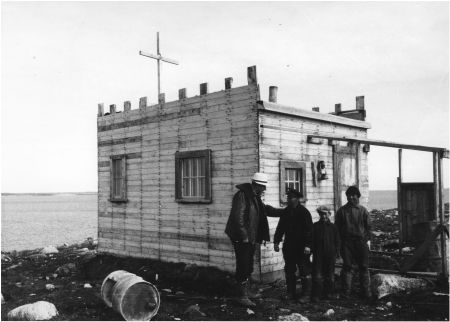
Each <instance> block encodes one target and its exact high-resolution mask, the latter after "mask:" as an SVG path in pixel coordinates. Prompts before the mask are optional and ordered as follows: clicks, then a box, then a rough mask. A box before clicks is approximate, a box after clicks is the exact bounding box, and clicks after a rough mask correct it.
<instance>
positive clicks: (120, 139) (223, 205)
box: [98, 83, 259, 271]
mask: <svg viewBox="0 0 450 322" xmlns="http://www.w3.org/2000/svg"><path fill="white" fill-rule="evenodd" d="M257 100H259V90H258V86H257V85H256V83H249V85H248V86H243V87H237V88H233V89H227V90H223V91H220V92H215V93H211V94H205V95H201V96H195V97H191V98H184V99H180V100H179V101H175V102H169V103H162V104H158V105H154V106H146V107H144V108H140V109H137V110H128V111H124V112H122V113H115V114H111V115H107V116H101V117H99V118H98V179H99V184H98V207H99V210H98V211H99V214H98V216H99V217H98V229H99V232H98V234H99V251H102V252H108V253H113V254H119V255H125V256H133V257H145V258H154V259H160V260H164V261H174V262H186V263H195V264H201V265H211V266H217V267H220V268H221V269H223V270H228V271H233V270H234V265H235V263H234V253H233V251H232V246H231V244H230V241H229V239H228V237H227V236H226V235H225V233H224V230H225V225H226V221H227V219H228V215H229V211H230V208H231V200H232V197H233V194H234V193H235V192H236V191H237V190H236V188H235V185H236V184H239V183H242V182H249V180H250V177H251V176H252V174H253V173H254V172H255V171H257V170H258V162H257V160H258V144H257V143H258V126H257V124H258V116H257V115H258V113H257V110H256V109H257V107H256V101H257ZM203 149H211V151H212V152H211V159H212V160H211V165H212V167H211V168H212V199H213V202H212V203H211V204H183V203H177V202H175V152H176V151H194V150H203ZM116 154H127V155H128V158H127V161H126V162H127V197H128V202H127V203H112V202H109V201H108V198H109V193H110V185H109V181H110V171H109V166H110V165H109V158H110V156H111V155H116Z"/></svg>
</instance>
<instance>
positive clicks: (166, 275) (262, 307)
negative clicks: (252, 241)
mask: <svg viewBox="0 0 450 322" xmlns="http://www.w3.org/2000/svg"><path fill="white" fill-rule="evenodd" d="M395 214H396V212H395V210H390V211H372V213H371V215H372V219H373V225H374V231H375V232H376V231H381V232H382V234H379V236H375V235H374V240H373V242H374V244H375V245H380V246H379V247H378V246H377V248H375V249H380V250H386V248H383V247H384V246H383V245H387V244H386V241H388V240H390V239H396V238H398V231H397V229H398V225H397V224H395V221H396V220H397V218H396V215H395ZM396 227H397V228H396ZM375 237H376V238H375ZM383 243H384V244H383ZM397 248H398V247H397ZM387 250H389V249H387ZM46 251H48V252H49V253H48V254H43V251H42V250H41V249H38V250H33V251H22V252H8V253H3V252H2V267H1V269H2V281H1V283H2V284H1V285H2V286H1V291H2V295H3V296H4V299H5V303H3V304H2V306H1V319H2V320H7V313H8V312H9V311H10V310H12V309H14V308H16V307H18V306H20V305H23V304H28V303H33V302H36V301H48V302H51V303H53V304H54V305H55V306H56V308H57V310H58V312H59V315H58V316H56V317H54V318H53V319H52V320H105V321H108V320H123V318H122V316H121V315H120V314H119V313H117V312H115V311H114V310H113V309H111V308H109V307H107V306H106V305H105V304H104V302H103V300H102V298H101V295H100V289H101V285H102V282H103V279H104V278H105V277H106V276H107V275H108V274H109V273H111V272H112V271H115V270H118V269H123V270H127V271H129V272H132V273H135V274H137V275H139V276H141V277H143V278H144V279H145V280H147V281H149V282H151V283H153V284H154V285H155V286H156V287H157V288H158V290H159V291H160V295H161V306H160V309H159V311H158V314H157V315H156V316H155V317H154V318H153V320H169V321H170V320H180V319H181V320H265V321H269V320H282V319H295V320H299V319H301V316H303V317H306V318H308V319H309V320H320V321H323V320H385V321H393V320H416V321H418V320H448V319H449V297H448V293H449V292H448V284H439V283H437V282H436V281H434V282H433V283H431V284H429V285H430V286H429V287H427V288H425V289H421V290H419V291H411V292H401V293H398V294H392V295H388V296H386V297H383V298H382V299H380V300H372V301H370V302H367V301H363V300H360V299H359V298H358V296H357V293H356V290H357V288H358V285H357V284H358V283H357V281H355V285H354V286H355V295H354V298H351V299H346V300H344V299H337V300H329V301H325V300H324V301H322V302H321V303H318V304H312V303H309V304H304V305H302V304H294V303H290V302H287V301H284V300H282V299H281V296H282V295H283V294H284V281H278V282H275V283H272V284H266V285H262V284H254V285H253V288H255V289H256V288H257V289H259V290H260V291H261V292H262V293H263V299H260V300H256V304H257V307H256V308H252V309H251V310H249V309H248V308H244V307H239V306H238V305H236V304H235V303H234V302H233V300H232V298H233V295H234V290H235V285H234V280H233V277H232V276H230V275H228V274H226V273H223V272H221V271H219V270H217V269H211V268H201V267H197V266H195V265H186V264H184V263H177V264H169V263H161V262H157V261H152V260H144V259H129V258H116V257H112V256H106V255H101V254H97V252H96V243H95V241H93V240H92V239H89V240H87V241H85V242H84V243H80V244H77V245H71V246H68V245H63V246H61V247H58V249H57V253H56V252H55V253H52V249H49V248H47V249H46ZM53 251H55V250H53ZM44 252H45V250H44ZM392 253H395V250H392ZM383 256H384V257H383ZM380 258H381V259H380ZM371 259H372V261H371V262H372V263H374V264H376V265H377V266H379V267H382V268H383V267H384V268H387V267H389V268H394V267H395V266H396V265H398V263H399V262H401V260H402V258H398V257H395V255H389V254H388V255H386V254H382V255H380V254H378V253H374V254H372V258H371ZM395 263H397V264H395ZM371 266H372V265H371ZM156 276H158V277H156ZM355 280H357V278H355ZM338 286H339V285H338ZM330 310H332V311H330ZM326 312H328V314H326ZM300 315H301V316H300Z"/></svg>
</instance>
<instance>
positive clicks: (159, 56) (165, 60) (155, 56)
mask: <svg viewBox="0 0 450 322" xmlns="http://www.w3.org/2000/svg"><path fill="white" fill-rule="evenodd" d="M156 53H157V55H152V54H148V53H145V52H143V51H142V50H140V51H139V55H142V56H145V57H150V58H153V59H156V61H157V62H158V97H159V94H161V83H160V66H159V65H160V61H161V60H162V61H164V62H166V63H171V64H174V65H178V62H177V61H176V60H173V59H169V58H165V57H163V56H161V53H160V52H159V32H157V33H156Z"/></svg>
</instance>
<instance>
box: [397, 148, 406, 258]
mask: <svg viewBox="0 0 450 322" xmlns="http://www.w3.org/2000/svg"><path fill="white" fill-rule="evenodd" d="M401 190H402V149H398V177H397V212H398V216H399V218H400V220H399V223H400V229H399V236H398V237H399V242H398V252H399V254H400V255H401V254H402V248H403V243H404V240H405V238H403V237H404V236H403V234H404V233H405V232H406V231H407V230H405V229H404V228H405V227H406V220H405V218H404V217H403V211H402V192H401Z"/></svg>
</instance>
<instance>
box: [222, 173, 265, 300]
mask: <svg viewBox="0 0 450 322" xmlns="http://www.w3.org/2000/svg"><path fill="white" fill-rule="evenodd" d="M266 186H267V175H266V174H264V173H260V172H258V173H255V174H254V175H253V177H252V183H243V184H240V185H237V186H236V188H238V189H239V191H238V192H236V194H235V195H234V197H233V203H232V207H231V212H230V216H229V217H228V222H227V226H226V229H225V233H226V234H227V235H228V237H229V238H230V240H231V242H232V243H233V247H234V252H235V255H236V281H237V282H238V285H239V293H240V294H239V297H238V299H237V301H238V303H239V304H241V305H243V306H246V307H255V306H256V304H255V303H254V302H252V301H251V300H250V298H255V297H256V296H257V295H255V294H252V293H251V292H250V290H249V285H248V283H249V278H250V275H251V274H252V272H253V256H254V253H255V246H256V244H257V243H258V244H260V243H261V242H262V241H269V240H270V238H269V223H268V221H267V217H266V214H265V210H264V204H263V202H262V200H261V195H262V193H263V192H264V191H265V190H266Z"/></svg>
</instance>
